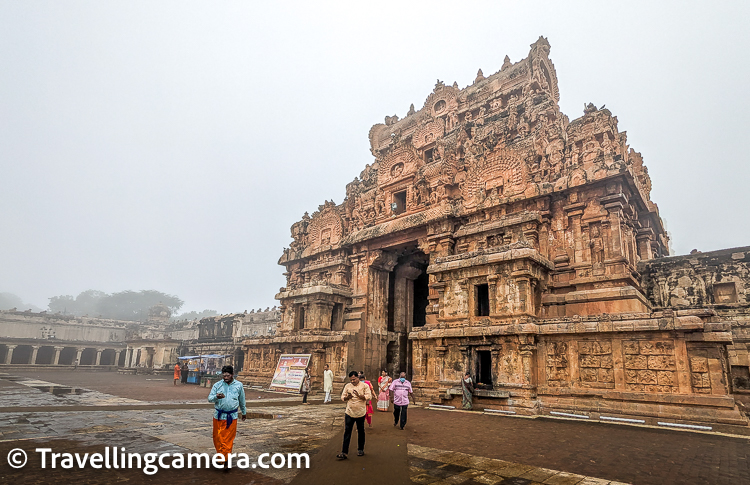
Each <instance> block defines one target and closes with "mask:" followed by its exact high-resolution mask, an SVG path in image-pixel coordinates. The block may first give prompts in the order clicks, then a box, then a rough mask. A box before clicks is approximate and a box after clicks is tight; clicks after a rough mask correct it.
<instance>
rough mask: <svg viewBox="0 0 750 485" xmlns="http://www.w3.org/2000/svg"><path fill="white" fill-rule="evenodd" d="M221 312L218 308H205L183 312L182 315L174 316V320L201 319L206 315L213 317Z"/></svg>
mask: <svg viewBox="0 0 750 485" xmlns="http://www.w3.org/2000/svg"><path fill="white" fill-rule="evenodd" d="M218 314H219V312H217V311H216V310H208V309H206V310H203V311H202V312H186V313H182V314H180V315H177V316H174V317H172V321H177V320H200V319H201V318H206V317H213V316H214V315H218Z"/></svg>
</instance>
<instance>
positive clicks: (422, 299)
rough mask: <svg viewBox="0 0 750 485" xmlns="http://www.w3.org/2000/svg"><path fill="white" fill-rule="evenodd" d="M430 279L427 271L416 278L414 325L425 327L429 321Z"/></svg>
mask: <svg viewBox="0 0 750 485" xmlns="http://www.w3.org/2000/svg"><path fill="white" fill-rule="evenodd" d="M429 283H430V279H429V276H427V273H426V272H422V273H421V274H420V275H419V276H418V277H417V279H416V280H414V323H413V324H412V327H423V326H424V324H425V323H426V322H427V304H428V300H427V297H428V296H429V294H430V288H429Z"/></svg>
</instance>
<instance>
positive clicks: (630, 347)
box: [622, 340, 641, 354]
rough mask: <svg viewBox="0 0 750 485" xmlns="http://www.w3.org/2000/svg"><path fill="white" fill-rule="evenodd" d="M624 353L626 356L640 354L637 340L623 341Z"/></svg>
mask: <svg viewBox="0 0 750 485" xmlns="http://www.w3.org/2000/svg"><path fill="white" fill-rule="evenodd" d="M622 351H623V352H624V353H626V354H640V353H641V352H640V349H639V346H638V341H637V340H623V342H622Z"/></svg>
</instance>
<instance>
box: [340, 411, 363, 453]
mask: <svg viewBox="0 0 750 485" xmlns="http://www.w3.org/2000/svg"><path fill="white" fill-rule="evenodd" d="M354 423H357V451H359V450H362V451H364V449H365V417H364V416H360V417H359V418H352V417H351V416H349V415H348V414H345V415H344V445H343V446H342V447H341V452H342V453H349V441H351V439H352V428H354Z"/></svg>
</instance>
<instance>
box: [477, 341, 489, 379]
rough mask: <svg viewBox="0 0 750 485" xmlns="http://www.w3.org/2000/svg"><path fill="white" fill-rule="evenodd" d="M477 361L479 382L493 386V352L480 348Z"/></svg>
mask: <svg viewBox="0 0 750 485" xmlns="http://www.w3.org/2000/svg"><path fill="white" fill-rule="evenodd" d="M476 362H477V367H476V379H477V382H478V383H479V384H485V385H488V386H492V353H491V352H490V351H489V350H478V351H477V361H476Z"/></svg>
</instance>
